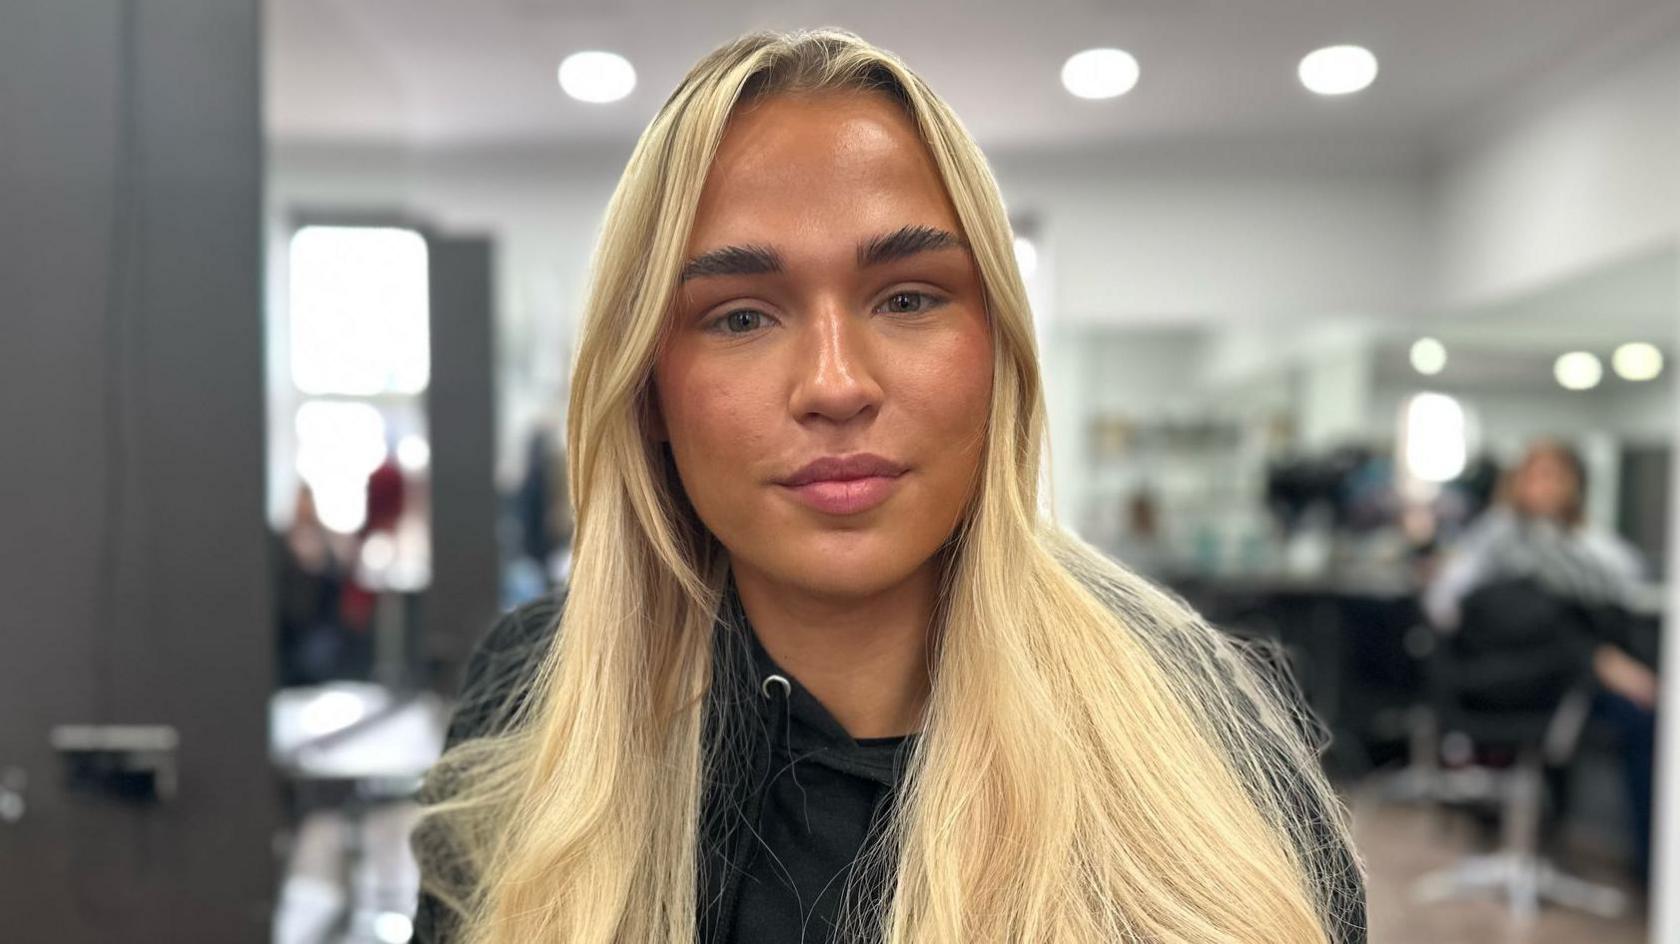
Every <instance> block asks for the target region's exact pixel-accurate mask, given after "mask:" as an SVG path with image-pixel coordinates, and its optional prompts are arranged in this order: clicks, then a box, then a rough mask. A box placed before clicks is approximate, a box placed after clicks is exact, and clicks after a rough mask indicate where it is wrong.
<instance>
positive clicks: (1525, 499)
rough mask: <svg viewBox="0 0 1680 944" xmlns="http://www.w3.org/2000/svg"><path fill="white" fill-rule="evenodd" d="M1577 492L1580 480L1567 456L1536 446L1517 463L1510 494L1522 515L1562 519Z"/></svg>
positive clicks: (1574, 502) (1576, 498) (1572, 503)
mask: <svg viewBox="0 0 1680 944" xmlns="http://www.w3.org/2000/svg"><path fill="white" fill-rule="evenodd" d="M1580 492H1581V482H1580V480H1579V479H1577V478H1576V476H1575V469H1574V467H1573V466H1571V465H1570V464H1569V462H1568V460H1566V459H1564V458H1563V457H1562V456H1560V455H1558V454H1557V453H1556V452H1555V451H1553V450H1551V449H1537V450H1535V451H1533V452H1531V453H1529V455H1528V457H1527V458H1526V459H1524V460H1523V463H1522V465H1520V466H1518V467H1517V474H1516V480H1515V481H1514V482H1513V483H1512V495H1511V497H1512V499H1513V500H1514V501H1515V502H1516V504H1517V508H1518V510H1520V511H1521V512H1522V513H1523V514H1525V515H1531V516H1533V517H1537V518H1555V519H1558V520H1562V519H1563V518H1565V517H1566V516H1567V515H1568V514H1569V512H1570V510H1571V509H1573V508H1574V507H1575V504H1576V502H1577V501H1578V500H1579V497H1580Z"/></svg>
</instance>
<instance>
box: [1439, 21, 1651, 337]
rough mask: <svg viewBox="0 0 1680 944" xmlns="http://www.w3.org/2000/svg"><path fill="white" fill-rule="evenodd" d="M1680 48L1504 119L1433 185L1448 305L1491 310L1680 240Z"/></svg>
mask: <svg viewBox="0 0 1680 944" xmlns="http://www.w3.org/2000/svg"><path fill="white" fill-rule="evenodd" d="M1676 168H1680V42H1675V43H1670V44H1668V45H1666V46H1664V47H1662V48H1659V49H1657V50H1655V51H1654V52H1652V53H1650V54H1648V55H1647V56H1644V57H1641V58H1638V59H1636V60H1635V61H1633V62H1631V63H1627V64H1626V65H1625V66H1624V67H1623V68H1622V69H1621V70H1620V71H1617V72H1614V73H1612V74H1610V75H1607V76H1605V77H1603V78H1602V79H1601V80H1600V81H1598V82H1596V83H1593V84H1589V85H1586V86H1584V87H1580V88H1575V89H1568V90H1561V91H1560V93H1559V96H1558V97H1557V98H1555V99H1551V100H1548V101H1545V102H1543V103H1539V104H1535V105H1531V106H1529V107H1528V108H1526V109H1524V110H1523V111H1521V112H1519V113H1517V114H1513V115H1509V116H1506V117H1505V118H1504V119H1503V120H1500V121H1496V122H1494V123H1493V124H1491V125H1490V126H1489V127H1486V128H1484V129H1481V130H1480V131H1479V132H1478V133H1477V134H1476V135H1474V136H1472V137H1468V138H1466V139H1465V140H1462V141H1461V142H1459V143H1458V144H1457V146H1455V147H1453V148H1451V149H1450V150H1449V151H1448V152H1447V153H1446V155H1445V156H1444V159H1443V161H1442V162H1441V164H1440V165H1439V169H1438V173H1437V174H1436V175H1435V176H1434V177H1433V178H1432V181H1431V193H1432V201H1433V208H1432V212H1433V218H1434V227H1435V230H1434V234H1433V236H1432V237H1431V241H1432V243H1433V252H1434V255H1433V258H1432V260H1431V264H1432V266H1433V268H1434V269H1435V271H1436V273H1437V276H1436V281H1437V298H1438V301H1439V302H1440V303H1441V304H1442V305H1443V306H1446V307H1462V306H1471V305H1477V304H1482V303H1485V302H1490V301H1497V300H1499V299H1501V298H1503V297H1506V296H1509V295H1512V294H1518V293H1523V292H1527V291H1531V290H1533V289H1536V288H1539V287H1542V286H1544V285H1545V284H1547V283H1549V282H1552V281H1555V280H1557V279H1560V278H1564V277H1568V276H1572V275H1576V274H1579V273H1582V272H1585V271H1588V270H1590V269H1592V268H1594V267H1596V266H1599V265H1603V264H1606V263H1609V262H1613V261H1616V260H1618V259H1620V258H1622V257H1625V256H1628V255H1632V254H1634V253H1637V252H1639V251H1641V250H1643V249H1647V248H1649V247H1651V246H1653V245H1660V244H1663V243H1665V242H1672V241H1673V240H1674V239H1675V238H1676V235H1677V234H1680V173H1677V172H1676Z"/></svg>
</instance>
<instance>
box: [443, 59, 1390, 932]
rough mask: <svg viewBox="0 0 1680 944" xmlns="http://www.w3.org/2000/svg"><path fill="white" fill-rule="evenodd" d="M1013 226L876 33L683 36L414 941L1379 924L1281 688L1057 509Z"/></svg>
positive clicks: (463, 707) (620, 226)
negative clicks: (1048, 485)
mask: <svg viewBox="0 0 1680 944" xmlns="http://www.w3.org/2000/svg"><path fill="white" fill-rule="evenodd" d="M1012 245H1013V241H1012V237H1011V233H1010V228H1009V224H1008V220H1007V217H1006V215H1005V213H1004V209H1003V204H1002V202H1001V200H1000V198H999V195H998V191H997V187H996V185H995V183H994V182H993V179H992V176H991V174H990V171H989V170H988V168H987V165H986V163H985V160H984V158H983V157H982V155H981V154H980V151H979V150H978V148H977V147H976V146H975V144H974V142H973V141H972V140H971V139H970V138H969V136H968V135H967V133H966V132H965V131H964V130H963V128H962V126H961V124H960V123H959V122H958V121H957V118H956V116H955V115H953V114H952V112H951V111H950V109H949V108H947V107H946V105H945V104H944V103H943V102H942V101H941V100H940V99H939V98H938V97H937V96H935V95H934V94H933V93H932V92H931V91H930V90H929V89H928V87H927V86H926V85H925V84H924V83H923V82H922V81H921V79H920V78H918V77H917V76H916V75H915V74H914V73H912V72H911V71H910V70H909V69H907V68H906V67H905V66H904V65H903V64H902V63H901V62H899V60H897V59H896V58H894V57H893V56H891V55H890V54H888V53H885V52H883V51H881V50H879V49H876V48H875V47H873V46H870V45H869V44H867V43H865V42H863V41H862V40H860V39H858V38H857V37H855V36H852V35H850V34H847V33H842V32H836V31H819V32H806V33H797V34H791V35H781V34H754V35H750V36H746V37H744V38H742V39H740V40H737V41H735V42H732V43H730V44H728V45H726V46H724V47H722V48H720V49H718V50H716V51H715V52H713V53H712V54H710V55H708V56H707V57H706V58H705V59H703V60H702V61H701V62H700V63H699V64H698V65H696V66H695V67H694V69H693V70H692V71H691V72H690V73H689V74H688V76H687V77H686V78H685V79H684V80H683V82H682V84H681V85H680V86H679V87H678V88H677V90H676V91H675V93H673V94H672V95H671V97H670V98H669V99H668V100H667V101H666V102H665V105H664V106H663V107H662V108H661V109H660V111H659V113H658V115H657V116H656V117H655V118H654V119H653V122H652V124H651V125H649V127H648V128H647V130H646V132H645V133H644V134H643V135H642V138H641V140H640V142H639V143H638V144H637V146H636V149H635V152H634V154H633V155H632V156H631V158H630V162H629V166H628V167H627V168H626V170H625V172H624V175H623V178H622V180H621V181H620V183H619V185H618V188H617V191H616V192H615V193H614V195H613V198H612V202H611V204H610V205H609V207H608V210H607V215H606V220H605V224H604V229H603V232H602V234H601V241H600V246H599V250H598V253H597V255H596V258H595V264H594V272H593V283H592V288H591V293H590V296H589V301H588V307H587V309H586V312H585V317H584V323H583V327H582V336H581V341H580V344H579V348H578V354H577V361H576V365H575V371H574V374H573V384H572V391H573V393H572V401H571V406H570V411H569V413H568V429H567V437H568V447H569V456H568V458H569V463H570V482H571V488H572V501H573V505H574V507H575V513H576V540H575V546H574V557H573V560H574V564H573V570H572V575H571V578H570V581H569V584H568V585H567V587H566V588H565V590H564V593H563V594H562V595H561V598H559V599H555V600H550V601H545V602H543V603H540V604H537V605H535V606H529V607H526V608H524V609H522V610H518V611H515V612H514V613H513V614H510V615H509V616H508V617H506V618H504V619H503V620H502V621H501V622H500V623H499V624H498V625H497V626H496V627H495V628H494V629H493V630H492V632H491V634H490V636H489V637H488V638H487V639H486V641H485V642H484V643H482V644H481V645H480V647H479V649H478V650H477V651H476V653H475V655H474V658H473V659H472V661H471V664H470V665H469V669H468V679H467V682H466V685H465V687H464V690H463V694H462V700H461V703H460V706H459V708H458V710H457V714H456V717H455V721H454V723H453V724H452V730H451V734H450V748H449V750H448V751H447V752H446V754H445V756H444V758H443V760H442V761H441V762H440V763H439V765H438V766H437V767H436V768H435V769H434V771H433V773H432V776H431V777H430V778H429V780H428V784H427V787H426V796H427V798H428V800H429V803H430V805H429V807H428V811H427V817H426V819H425V820H424V822H423V824H422V826H421V828H420V830H419V831H417V833H416V836H415V847H416V851H417V852H418V854H419V856H420V858H421V861H422V866H423V873H424V877H425V892H424V893H423V895H422V900H421V909H420V915H419V918H418V921H417V925H416V928H417V940H419V941H422V942H438V941H451V942H454V941H459V942H468V944H531V942H567V944H586V942H587V944H607V942H622V944H673V942H676V944H690V942H706V944H723V942H776V944H780V942H785V941H881V942H885V944H974V942H994V941H995V942H1040V941H1053V942H1069V944H1099V942H1104V944H1106V942H1115V941H1138V942H1144V941H1148V942H1215V941H1218V942H1247V944H1276V942H1315V944H1316V942H1322V944H1330V942H1336V944H1346V942H1354V941H1363V940H1364V938H1365V932H1364V899H1363V894H1364V893H1363V880H1362V876H1361V868H1360V865H1359V862H1358V858H1357V856H1356V855H1355V854H1354V853H1353V850H1352V846H1351V844H1350V842H1349V839H1348V835H1347V830H1346V824H1345V818H1344V814H1343V812H1342V809H1341V807H1340V805H1339V804H1338V802H1337V800H1336V798H1335V796H1334V795H1333V794H1332V792H1331V790H1330V788H1329V787H1328V786H1327V784H1326V783H1325V781H1324V778H1323V776H1322V774H1321V772H1320V771H1319V767H1318V760H1317V755H1316V753H1315V751H1314V748H1313V745H1312V744H1310V743H1309V730H1310V727H1311V726H1310V725H1309V724H1307V720H1308V719H1306V718H1305V717H1304V716H1303V715H1302V714H1301V713H1300V712H1299V711H1298V710H1297V709H1296V707H1295V704H1296V703H1295V702H1294V701H1293V700H1292V699H1291V698H1290V697H1289V695H1288V693H1287V692H1286V691H1285V690H1284V689H1283V688H1281V687H1280V686H1278V685H1277V684H1276V680H1275V679H1274V677H1273V673H1271V672H1269V671H1266V670H1264V669H1263V668H1262V667H1261V666H1262V662H1261V661H1260V660H1257V659H1255V658H1254V657H1253V656H1252V654H1250V653H1249V652H1247V651H1246V650H1244V649H1242V648H1240V647H1239V646H1238V645H1237V644H1235V643H1234V642H1232V641H1231V640H1230V639H1228V638H1226V637H1225V636H1223V635H1222V634H1220V633H1219V632H1218V631H1216V630H1215V629H1213V628H1211V627H1209V626H1208V625H1206V624H1205V623H1204V622H1202V621H1201V620H1200V619H1199V618H1198V617H1197V616H1196V614H1195V613H1193V612H1192V611H1190V610H1189V609H1188V608H1187V607H1186V606H1185V605H1184V604H1183V603H1182V602H1180V601H1179V600H1177V599H1176V598H1174V597H1172V596H1170V595H1169V594H1167V593H1165V592H1163V591H1161V590H1160V589H1158V588H1156V587H1154V586H1152V585H1151V584H1150V583H1148V582H1147V581H1145V580H1143V579H1142V578H1140V577H1137V576H1135V575H1133V574H1132V573H1130V572H1129V571H1128V570H1126V569H1125V568H1124V567H1122V566H1120V565H1118V564H1116V563H1114V562H1112V561H1110V560H1108V559H1106V558H1105V557H1103V556H1102V555H1101V554H1100V553H1098V552H1096V551H1095V550H1093V549H1092V548H1091V547H1090V546H1088V545H1086V544H1085V543H1083V542H1082V541H1080V540H1078V539H1077V538H1075V537H1073V536H1071V535H1069V534H1068V533H1066V532H1065V531H1063V530H1061V529H1060V528H1059V527H1058V526H1057V525H1056V524H1055V523H1054V521H1053V520H1051V519H1050V518H1049V517H1048V516H1047V515H1046V514H1045V513H1044V512H1043V511H1042V510H1041V508H1040V503H1039V493H1038V487H1039V482H1040V478H1041V475H1042V474H1043V471H1044V470H1043V463H1044V461H1045V457H1044V427H1045V416H1044V403H1043V397H1042V392H1041V385H1040V378H1039V371H1038V362H1037V351H1036V347H1035V342H1034V335H1033V329H1032V324H1031V313H1030V311H1029V309H1028V305H1027V301H1026V294H1025V291H1024V288H1023V285H1022V281H1021V276H1020V273H1019V271H1018V270H1017V268H1016V264H1015V261H1014V254H1013V252H1012Z"/></svg>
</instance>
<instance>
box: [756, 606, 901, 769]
mask: <svg viewBox="0 0 1680 944" xmlns="http://www.w3.org/2000/svg"><path fill="white" fill-rule="evenodd" d="M725 593H726V601H725V605H726V606H728V607H731V608H733V614H734V617H735V621H736V625H738V626H740V627H742V628H743V629H744V630H745V636H746V642H747V648H748V651H749V653H750V658H748V659H744V660H738V662H737V664H738V666H739V671H740V672H741V673H743V676H744V677H743V678H740V679H737V682H738V683H739V684H740V685H741V686H743V687H744V688H745V689H747V690H749V691H750V692H751V693H752V698H753V702H754V704H755V705H756V706H757V712H758V715H759V719H760V721H761V722H762V728H761V730H762V731H763V732H764V735H765V737H766V738H767V739H768V740H769V742H770V745H771V748H772V750H773V751H775V752H778V753H781V752H785V753H787V754H788V756H789V758H790V763H793V764H802V763H807V762H809V763H816V764H821V765H822V766H824V767H828V768H831V769H833V770H837V771H840V772H842V773H847V774H850V775H852V776H855V777H860V778H863V779H866V780H872V781H874V782H876V783H879V784H881V785H883V786H886V787H896V786H897V785H898V783H899V781H900V780H901V779H902V778H903V775H904V767H905V764H906V763H907V762H908V760H909V757H910V754H911V752H912V751H914V749H915V743H916V741H917V739H918V735H917V734H908V735H904V736H903V737H896V738H866V739H864V740H863V741H862V742H859V741H858V740H856V739H855V738H853V737H852V736H851V735H850V734H849V733H847V731H846V729H845V727H844V726H842V725H841V724H840V722H839V721H838V720H836V719H835V717H834V715H833V714H831V713H830V712H829V710H828V709H827V708H826V707H825V706H824V705H823V703H822V702H821V701H819V700H818V699H817V697H816V696H815V695H813V694H811V692H810V690H809V689H807V688H806V687H805V686H804V685H802V684H801V683H800V681H799V679H797V678H796V677H794V675H793V673H792V672H789V671H788V670H787V669H785V668H783V667H782V666H781V665H780V664H778V663H777V662H776V660H775V659H774V658H773V657H772V656H771V655H770V652H769V650H767V649H765V647H764V643H763V642H762V641H761V640H760V639H759V638H758V632H757V631H756V630H755V629H754V628H753V626H752V622H751V621H750V620H749V619H748V618H747V614H746V608H745V607H744V606H743V605H742V603H741V598H740V594H739V593H738V592H737V591H736V589H735V580H734V576H733V575H731V576H730V579H729V582H728V586H727V589H726V591H725Z"/></svg>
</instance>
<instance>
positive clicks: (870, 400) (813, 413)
mask: <svg viewBox="0 0 1680 944" xmlns="http://www.w3.org/2000/svg"><path fill="white" fill-rule="evenodd" d="M806 326H807V328H806V331H805V332H804V335H805V336H804V337H803V338H801V339H800V344H799V347H800V355H801V356H800V357H799V358H798V366H797V368H796V369H797V371H798V376H797V378H796V381H797V382H796V384H795V386H794V396H793V403H792V407H793V410H794V413H795V415H796V416H797V417H799V418H800V419H805V418H807V417H822V418H824V419H828V420H832V421H834V422H845V421H847V420H850V419H851V418H853V417H855V416H858V415H859V414H863V413H867V412H870V411H872V410H874V409H878V408H879V406H880V402H881V386H880V383H879V381H878V379H877V377H876V374H875V352H874V351H873V350H872V346H871V339H870V337H869V327H868V324H867V321H866V319H864V318H862V317H861V316H858V315H856V314H854V313H853V312H851V311H849V310H848V309H847V308H846V307H845V306H843V305H841V304H838V303H830V302H825V303H823V304H821V305H820V306H818V307H817V308H815V309H813V313H812V316H811V318H809V319H808V320H807V322H806Z"/></svg>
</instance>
